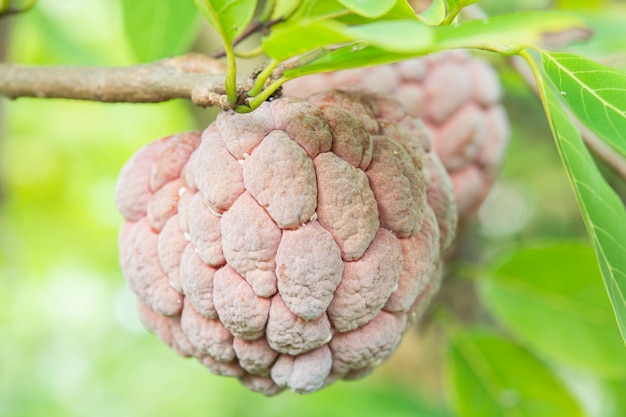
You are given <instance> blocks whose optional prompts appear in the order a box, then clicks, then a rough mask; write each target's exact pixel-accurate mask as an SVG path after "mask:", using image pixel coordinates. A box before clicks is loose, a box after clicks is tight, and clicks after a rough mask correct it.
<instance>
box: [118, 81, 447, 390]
mask: <svg viewBox="0 0 626 417" xmlns="http://www.w3.org/2000/svg"><path fill="white" fill-rule="evenodd" d="M431 147H432V146H431V143H430V138H429V135H428V133H427V132H426V130H425V129H424V126H423V125H422V124H421V123H420V122H419V121H418V120H416V119H414V118H413V117H411V116H410V115H409V114H407V113H406V111H405V110H404V108H403V107H402V105H401V104H400V103H399V102H397V101H395V100H394V99H393V98H391V97H388V96H382V95H368V94H363V93H358V92H347V91H337V90H335V91H326V92H321V93H318V94H315V95H313V96H310V97H308V98H307V99H301V98H295V97H283V98H280V99H276V100H274V101H272V102H267V103H264V104H263V105H262V106H261V107H260V108H259V109H257V110H255V111H254V112H252V113H249V114H237V113H233V112H224V113H221V114H220V115H219V116H218V118H217V120H216V121H215V122H214V123H213V124H211V125H210V126H209V127H208V128H207V129H206V130H205V131H204V132H202V133H200V132H189V133H181V134H177V135H173V136H170V137H167V138H163V139H160V140H158V141H156V142H153V143H150V144H148V145H146V146H144V147H143V148H141V149H140V150H138V151H137V152H136V153H135V155H133V156H132V157H131V159H130V160H129V161H128V162H127V164H126V165H125V166H124V168H123V169H122V172H121V174H120V178H119V180H118V185H117V190H116V203H117V206H118V208H119V210H120V212H121V213H122V214H123V216H124V218H125V222H124V224H123V225H122V228H121V231H120V236H119V246H120V263H121V266H122V270H123V272H124V275H125V277H126V280H127V283H128V286H129V288H130V289H131V290H132V291H133V292H134V293H135V294H136V295H137V299H138V306H139V307H138V309H139V314H140V318H141V320H142V322H143V323H144V325H145V327H146V328H147V329H148V330H150V331H152V332H154V333H155V334H156V335H157V336H158V337H159V338H160V339H161V340H162V341H164V342H165V343H167V344H168V345H169V346H171V347H172V348H173V349H174V350H175V351H176V352H178V353H179V354H181V355H182V356H187V357H189V356H193V357H196V358H197V359H198V360H199V361H200V362H201V363H202V364H204V365H205V366H206V367H207V368H208V369H209V370H210V371H211V372H213V373H215V374H218V375H224V376H233V377H237V378H239V380H240V381H241V382H242V383H243V384H244V385H245V386H247V387H248V388H250V389H252V390H253V391H257V392H261V393H263V394H265V395H274V394H276V393H278V392H280V391H281V390H283V389H285V388H288V389H291V390H292V391H294V392H298V393H309V392H313V391H316V390H319V389H321V388H322V387H324V386H327V385H329V384H331V383H333V382H334V381H336V380H338V379H353V378H357V377H360V376H363V375H365V374H367V373H368V372H370V371H371V370H372V369H373V368H374V367H376V366H378V365H379V364H380V363H382V362H383V361H384V360H386V359H387V358H388V357H389V356H390V355H391V354H392V353H393V352H394V350H395V349H396V348H397V346H398V344H399V343H400V340H401V338H402V334H403V333H404V332H405V331H406V330H407V329H408V328H409V327H410V326H411V325H412V324H413V323H414V322H415V321H416V320H417V319H418V318H419V316H420V314H421V313H422V312H423V311H424V309H425V308H426V306H427V305H428V301H429V300H430V298H431V297H432V296H433V295H434V293H435V292H436V291H437V289H438V287H439V282H440V277H441V254H442V252H443V250H445V249H446V248H447V247H448V246H449V245H450V243H451V241H452V239H453V237H454V234H455V230H456V223H457V214H456V205H455V200H454V195H453V191H452V185H451V182H450V178H449V177H448V176H447V173H446V171H445V169H444V168H443V165H442V164H441V161H439V158H438V156H437V155H436V154H435V153H434V152H433V151H432V149H431Z"/></svg>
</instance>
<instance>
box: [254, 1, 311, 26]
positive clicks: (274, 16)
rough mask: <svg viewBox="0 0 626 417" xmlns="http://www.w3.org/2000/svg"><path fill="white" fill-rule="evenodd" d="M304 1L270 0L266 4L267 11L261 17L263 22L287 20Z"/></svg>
mask: <svg viewBox="0 0 626 417" xmlns="http://www.w3.org/2000/svg"><path fill="white" fill-rule="evenodd" d="M301 3H302V0H268V1H267V2H266V3H265V9H264V10H263V13H262V15H261V17H260V19H261V21H263V22H265V21H268V20H278V19H285V18H287V17H289V16H291V14H292V13H293V12H295V11H296V10H297V9H298V7H300V5H301Z"/></svg>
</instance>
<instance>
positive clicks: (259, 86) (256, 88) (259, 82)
mask: <svg viewBox="0 0 626 417" xmlns="http://www.w3.org/2000/svg"><path fill="white" fill-rule="evenodd" d="M279 64H280V62H278V61H276V60H275V59H273V60H272V61H271V62H270V63H269V64H267V67H265V68H264V69H263V71H261V72H260V73H259V75H257V77H256V81H255V83H254V85H253V86H252V88H251V89H250V91H248V96H250V97H255V96H256V95H257V94H259V93H261V91H262V90H263V87H264V86H265V83H266V82H267V80H268V79H269V77H270V75H272V71H274V70H275V69H276V67H278V65H279ZM283 82H284V81H283ZM276 88H278V87H276ZM272 92H273V91H272ZM270 94H271V93H270ZM268 97H269V95H268ZM266 98H267V97H266Z"/></svg>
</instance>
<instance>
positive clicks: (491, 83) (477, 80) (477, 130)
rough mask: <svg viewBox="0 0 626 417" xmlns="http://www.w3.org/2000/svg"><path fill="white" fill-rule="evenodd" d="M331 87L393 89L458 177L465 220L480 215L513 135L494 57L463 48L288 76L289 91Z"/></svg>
mask: <svg viewBox="0 0 626 417" xmlns="http://www.w3.org/2000/svg"><path fill="white" fill-rule="evenodd" d="M329 88H341V89H357V90H361V91H366V92H374V93H383V94H390V95H392V96H394V97H396V98H397V99H398V100H399V101H400V102H402V104H403V105H404V106H405V107H406V109H407V110H408V111H409V112H410V113H411V114H412V115H413V116H415V117H418V118H421V119H422V120H423V122H424V124H425V125H426V127H427V129H428V130H429V132H430V133H431V135H432V140H433V146H434V149H435V152H437V154H438V155H439V157H440V158H441V161H442V162H443V164H444V166H445V167H446V170H447V171H448V173H449V174H450V178H451V179H452V185H453V187H454V195H455V199H456V202H457V206H458V212H459V219H460V221H461V223H463V222H464V221H466V220H467V219H469V218H471V216H473V214H474V213H475V212H476V210H477V209H478V208H479V207H480V204H481V203H482V202H483V200H484V199H485V197H486V196H487V194H488V192H489V190H490V189H491V187H492V185H493V183H494V181H495V177H496V174H497V171H498V170H499V168H500V166H501V164H502V160H503V158H504V152H505V150H506V147H507V143H508V139H509V122H508V118H507V115H506V112H505V110H504V107H503V106H502V104H501V99H502V89H501V86H500V83H499V80H498V76H497V74H496V72H495V70H494V69H493V68H492V67H491V66H490V65H489V64H488V63H487V62H486V61H484V60H482V59H479V58H475V57H472V56H471V55H470V54H469V53H467V52H466V51H461V50H455V51H449V52H442V53H437V54H433V55H430V56H426V57H424V58H419V59H411V60H407V61H404V62H400V63H397V64H392V65H382V66H377V67H368V68H359V69H351V70H345V71H338V72H333V73H323V74H315V75H310V76H307V77H302V78H298V79H295V80H293V81H290V82H288V83H286V84H285V86H284V87H283V91H284V93H285V94H287V95H294V96H299V97H305V96H308V95H310V94H313V93H315V92H317V91H320V90H325V89H329Z"/></svg>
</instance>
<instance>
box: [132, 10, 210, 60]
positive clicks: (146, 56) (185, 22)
mask: <svg viewBox="0 0 626 417" xmlns="http://www.w3.org/2000/svg"><path fill="white" fill-rule="evenodd" d="M121 5H122V13H123V22H124V30H125V31H126V34H127V35H128V36H127V37H128V40H129V42H130V46H131V48H132V50H133V52H134V54H135V56H136V57H137V59H138V60H139V61H141V62H146V61H154V60H157V59H160V58H165V57H168V56H172V55H179V54H181V53H183V52H186V51H187V50H188V49H189V47H190V46H191V43H192V42H193V40H194V38H195V37H196V35H197V34H198V30H199V29H200V26H199V23H200V16H199V15H198V10H197V9H196V8H195V7H194V5H193V3H191V2H189V1H183V2H181V1H178V0H162V1H142V0H122V2H121Z"/></svg>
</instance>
